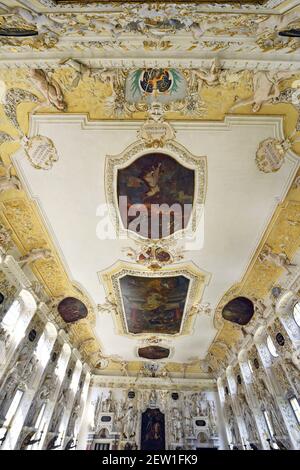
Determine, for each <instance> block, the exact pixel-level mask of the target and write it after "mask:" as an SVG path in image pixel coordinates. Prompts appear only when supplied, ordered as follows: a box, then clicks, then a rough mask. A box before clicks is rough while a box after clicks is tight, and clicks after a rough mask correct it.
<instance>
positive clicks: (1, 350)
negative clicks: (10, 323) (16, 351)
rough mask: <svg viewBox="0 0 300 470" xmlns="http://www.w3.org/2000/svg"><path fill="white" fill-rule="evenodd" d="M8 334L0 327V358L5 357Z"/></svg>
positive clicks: (8, 340)
mask: <svg viewBox="0 0 300 470" xmlns="http://www.w3.org/2000/svg"><path fill="white" fill-rule="evenodd" d="M10 338H11V336H10V334H9V333H8V332H7V331H6V329H5V328H4V327H3V326H2V325H0V358H3V357H5V354H6V353H7V350H8V346H9V343H10Z"/></svg>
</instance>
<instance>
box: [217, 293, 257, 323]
mask: <svg viewBox="0 0 300 470" xmlns="http://www.w3.org/2000/svg"><path fill="white" fill-rule="evenodd" d="M253 314H254V305H253V302H252V301H251V300H250V299H247V297H236V298H235V299H233V300H230V302H228V303H227V304H226V305H225V307H224V308H223V310H222V317H223V318H224V319H225V320H228V321H230V322H232V323H238V325H247V323H249V321H250V320H251V318H252V317H253Z"/></svg>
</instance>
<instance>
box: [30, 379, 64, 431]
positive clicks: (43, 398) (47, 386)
mask: <svg viewBox="0 0 300 470" xmlns="http://www.w3.org/2000/svg"><path fill="white" fill-rule="evenodd" d="M57 380H58V379H57V377H55V376H54V375H53V374H48V375H46V377H45V379H44V382H43V383H42V385H41V387H40V388H39V390H38V392H37V396H36V398H35V400H34V402H33V404H32V405H31V408H30V410H29V413H28V416H27V418H26V425H27V426H34V425H35V423H36V420H37V418H38V416H39V413H40V411H41V409H42V407H43V405H44V404H46V403H47V402H48V401H49V399H50V398H51V395H52V394H53V392H54V391H55V389H56V385H57Z"/></svg>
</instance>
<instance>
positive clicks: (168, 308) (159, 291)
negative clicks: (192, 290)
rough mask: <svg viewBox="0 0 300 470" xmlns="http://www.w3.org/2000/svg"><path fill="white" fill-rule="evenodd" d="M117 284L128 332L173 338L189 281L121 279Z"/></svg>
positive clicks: (178, 328)
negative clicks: (170, 336) (171, 336)
mask: <svg viewBox="0 0 300 470" xmlns="http://www.w3.org/2000/svg"><path fill="white" fill-rule="evenodd" d="M119 282H120V289H121V294H122V301H123V306H124V313H125V318H126V323H127V328H128V332H129V333H134V334H141V333H153V334H164V335H174V334H178V333H179V332H180V330H181V324H182V319H183V315H184V311H185V304H186V299H187V295H188V289H189V283H190V281H189V279H187V278H186V277H184V276H174V277H164V278H160V277H156V278H151V279H149V278H143V277H137V276H124V277H123V278H121V279H120V281H119Z"/></svg>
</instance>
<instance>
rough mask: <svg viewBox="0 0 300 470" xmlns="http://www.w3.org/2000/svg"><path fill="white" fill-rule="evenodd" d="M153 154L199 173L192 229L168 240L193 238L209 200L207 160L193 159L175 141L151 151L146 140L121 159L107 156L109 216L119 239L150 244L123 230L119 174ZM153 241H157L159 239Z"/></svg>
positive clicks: (176, 234) (180, 232)
mask: <svg viewBox="0 0 300 470" xmlns="http://www.w3.org/2000/svg"><path fill="white" fill-rule="evenodd" d="M153 152H155V153H156V152H157V153H164V154H166V155H168V156H170V157H172V158H174V159H175V160H176V161H177V162H178V163H179V164H180V165H182V166H184V167H186V168H189V169H191V170H193V171H194V173H195V188H194V201H193V209H192V214H191V217H190V220H189V222H188V225H187V227H186V228H184V229H183V230H180V231H177V232H175V233H173V234H171V235H169V236H168V237H165V239H169V240H176V239H177V238H179V237H180V236H182V235H184V234H187V233H189V232H191V234H193V233H195V231H196V229H197V225H198V223H199V220H200V217H201V214H202V209H203V204H204V201H205V196H206V184H207V183H206V182H207V163H206V157H204V156H198V157H197V156H195V155H193V154H192V153H191V152H189V151H188V150H187V149H186V148H185V147H184V146H183V145H181V144H179V143H178V142H176V141H174V140H172V141H169V142H167V143H166V144H165V145H164V146H163V147H157V148H153V147H152V148H149V147H148V146H147V145H146V143H145V142H144V141H143V140H138V141H136V142H134V143H133V144H131V145H129V147H127V148H126V149H125V150H124V151H123V152H121V153H120V154H118V155H107V156H106V160H105V176H106V178H105V194H106V202H107V204H108V208H109V212H110V215H111V218H112V221H113V223H114V226H115V229H116V235H117V236H118V237H122V236H124V237H130V238H133V239H135V240H139V241H141V240H145V241H149V239H146V238H144V237H142V236H140V235H139V234H137V233H135V232H133V231H131V230H128V229H125V227H124V226H123V222H122V220H121V216H120V211H119V205H118V194H117V177H118V171H119V170H121V169H123V168H126V167H127V166H129V165H130V164H131V163H133V162H134V161H135V160H136V159H138V158H139V157H141V156H143V155H146V154H150V153H153ZM150 241H155V239H152V240H150Z"/></svg>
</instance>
